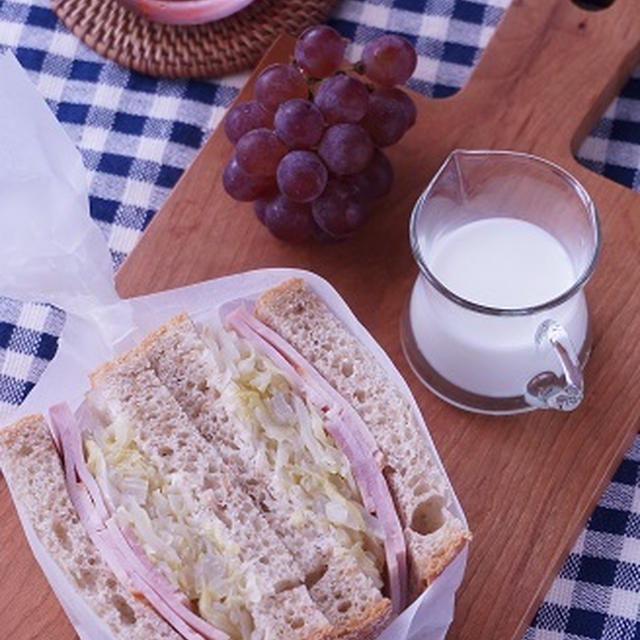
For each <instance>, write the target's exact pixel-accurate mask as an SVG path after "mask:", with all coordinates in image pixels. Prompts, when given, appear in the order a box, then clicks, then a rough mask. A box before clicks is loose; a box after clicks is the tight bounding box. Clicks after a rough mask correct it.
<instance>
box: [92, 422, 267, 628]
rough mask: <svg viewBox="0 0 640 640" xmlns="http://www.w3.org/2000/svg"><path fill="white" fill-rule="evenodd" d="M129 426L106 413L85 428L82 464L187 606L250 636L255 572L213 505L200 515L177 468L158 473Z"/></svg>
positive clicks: (123, 525) (218, 625) (215, 623)
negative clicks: (204, 515) (107, 418)
mask: <svg viewBox="0 0 640 640" xmlns="http://www.w3.org/2000/svg"><path fill="white" fill-rule="evenodd" d="M134 435H135V427H134V425H132V424H131V423H129V422H127V421H126V420H122V419H116V420H113V421H106V422H105V423H104V424H102V425H101V426H94V427H93V429H92V432H91V433H90V434H86V436H85V442H84V446H85V453H86V456H87V466H88V467H89V470H90V471H91V473H92V475H93V476H94V477H95V479H96V481H97V482H98V485H99V486H100V489H101V491H102V493H103V495H105V496H108V500H109V504H110V508H111V510H112V513H113V516H114V517H115V519H116V521H117V523H118V525H119V526H120V527H121V528H122V529H123V530H125V531H127V530H128V531H131V532H133V534H134V535H135V537H136V539H137V540H138V542H139V543H140V545H141V546H142V548H143V549H144V551H145V553H146V555H147V557H148V559H149V560H150V561H151V563H152V564H153V565H154V566H155V568H156V569H158V570H159V571H160V572H161V573H162V574H163V575H164V576H165V577H166V578H167V579H168V580H169V581H170V583H171V584H172V585H173V586H174V587H175V588H177V589H179V590H180V591H181V592H182V593H184V595H185V596H186V598H187V599H188V600H189V601H190V602H191V603H192V606H193V609H194V611H195V612H196V613H197V614H198V615H200V616H201V617H202V618H204V619H205V620H207V621H208V622H210V623H211V624H212V625H213V626H215V627H216V628H218V629H220V630H221V631H224V632H225V633H227V634H228V635H229V636H230V637H231V638H233V639H234V640H252V639H253V638H254V637H255V636H256V634H255V632H254V625H253V620H252V617H251V615H250V613H249V612H248V610H247V607H246V603H247V602H250V601H252V600H253V601H255V599H256V597H259V593H260V590H259V586H258V585H257V584H256V583H255V575H254V574H252V573H250V572H248V571H247V567H246V566H244V565H243V563H242V562H241V560H240V558H239V555H238V554H239V547H238V545H237V544H235V543H234V542H233V541H232V540H230V539H229V538H228V535H227V530H226V527H225V525H224V524H223V523H222V522H221V521H220V520H218V519H217V518H216V516H215V515H214V514H213V513H208V514H207V518H206V520H205V521H203V520H202V517H201V516H200V515H198V502H197V500H196V497H195V496H194V495H192V493H191V491H190V490H189V489H188V488H185V482H184V481H182V478H181V474H180V472H176V473H174V474H171V475H170V476H169V477H166V476H163V475H162V474H161V473H160V472H159V471H158V469H157V468H156V467H155V466H154V465H152V464H151V463H150V462H149V461H148V460H147V459H146V458H145V457H144V455H143V454H142V453H141V452H140V450H139V449H138V447H137V445H136V442H135V437H134Z"/></svg>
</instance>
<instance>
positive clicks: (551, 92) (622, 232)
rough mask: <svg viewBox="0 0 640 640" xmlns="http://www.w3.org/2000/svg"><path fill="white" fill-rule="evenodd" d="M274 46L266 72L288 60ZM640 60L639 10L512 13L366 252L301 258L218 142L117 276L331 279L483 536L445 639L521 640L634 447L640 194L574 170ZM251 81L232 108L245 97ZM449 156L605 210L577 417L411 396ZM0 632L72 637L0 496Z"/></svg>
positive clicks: (427, 115)
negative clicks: (514, 166) (425, 223)
mask: <svg viewBox="0 0 640 640" xmlns="http://www.w3.org/2000/svg"><path fill="white" fill-rule="evenodd" d="M291 48H292V41H291V40H290V39H286V38H285V39H282V40H280V41H278V42H277V43H276V44H275V46H274V47H273V48H272V50H271V51H270V52H269V53H268V54H267V56H266V57H265V59H264V61H263V63H262V66H263V65H265V64H267V63H270V62H272V61H275V60H284V59H286V58H287V56H288V55H289V54H290V52H291ZM639 61H640V11H638V6H637V0H617V1H616V2H615V3H614V5H613V6H612V7H611V8H609V9H607V10H604V11H601V12H587V11H584V10H581V9H579V8H577V7H576V6H575V5H574V4H572V2H571V0H513V2H512V5H511V7H510V8H509V10H508V11H507V13H506V15H505V17H504V19H503V21H502V23H501V24H500V26H499V27H498V29H497V31H496V33H495V35H494V36H493V39H492V41H491V42H490V44H489V46H488V48H487V50H486V52H485V54H484V56H483V58H482V59H481V61H480V63H479V64H478V66H477V68H476V69H475V72H474V73H473V76H472V78H471V80H470V81H469V83H468V84H467V86H466V87H465V88H464V89H463V90H462V91H461V92H459V93H458V94H457V95H455V96H453V97H451V98H448V99H444V100H430V99H426V98H423V97H420V96H417V97H416V100H417V102H418V109H419V118H418V123H417V125H416V127H415V128H414V129H413V130H412V131H411V133H410V134H409V135H408V136H406V137H405V139H404V140H403V141H402V142H401V143H400V144H399V145H397V146H396V147H395V148H393V149H391V156H392V160H393V162H394V165H395V167H396V171H397V181H396V184H395V187H394V190H393V192H392V193H391V195H390V196H389V197H388V198H387V199H386V200H385V201H384V202H382V203H381V205H380V207H379V209H380V211H379V213H378V214H377V216H376V217H375V218H374V219H373V220H372V221H371V223H370V224H369V226H368V227H367V228H365V229H364V230H363V231H362V232H361V233H360V234H359V235H358V236H357V237H356V238H354V239H352V240H350V241H348V242H345V243H342V244H338V245H335V246H312V247H292V246H288V245H285V244H283V243H281V242H279V241H277V240H275V239H274V238H272V237H271V236H270V235H269V234H268V233H267V232H266V231H265V230H264V228H262V227H261V226H260V225H259V224H258V223H257V222H256V220H255V219H254V216H253V213H252V210H251V207H250V206H247V205H244V204H239V203H236V202H233V201H232V200H231V199H229V198H228V197H227V196H226V194H225V193H224V192H223V189H222V187H221V183H220V176H221V172H222V170H223V167H224V165H225V163H226V162H227V160H228V158H229V155H230V153H231V147H230V145H229V143H228V142H227V141H226V139H225V137H224V134H223V132H222V131H221V130H220V129H219V130H217V131H216V132H215V133H214V134H213V135H212V136H211V139H210V140H209V142H208V143H207V144H206V146H205V147H204V149H203V150H202V151H201V153H200V154H199V155H198V157H197V158H196V159H195V161H194V162H193V164H192V165H191V167H190V169H189V170H188V171H187V172H186V173H185V174H184V176H183V177H182V179H181V180H180V182H179V184H178V185H177V186H176V188H175V189H174V190H173V192H172V193H171V195H170V196H169V198H168V200H167V202H166V204H165V206H164V207H163V209H162V210H161V211H160V212H159V213H158V214H157V215H156V216H155V218H154V219H153V221H152V223H151V225H150V226H149V229H148V230H147V232H146V234H145V235H144V237H143V238H142V240H141V241H140V244H139V245H138V247H137V248H136V249H135V251H134V252H133V254H132V255H131V256H130V257H129V259H128V260H127V261H126V262H125V264H124V265H123V266H122V268H121V269H120V271H119V273H118V275H117V283H118V289H119V291H120V293H121V294H122V295H123V296H133V295H137V294H143V293H148V292H151V291H158V290H161V289H165V288H168V287H175V286H179V285H184V284H188V283H191V282H196V281H199V280H203V279H206V278H213V277H216V276H221V275H225V274H229V273H234V272H238V271H242V270H246V269H252V268H256V267H266V266H296V267H303V268H307V269H311V270H313V271H316V272H317V273H319V274H320V275H322V276H324V277H325V278H327V279H328V280H330V281H331V282H332V283H333V284H334V285H335V286H336V287H337V289H338V290H339V291H340V292H341V293H342V294H343V296H344V297H345V299H346V300H347V302H348V303H349V304H350V305H351V307H352V308H353V310H354V311H355V313H356V314H357V315H358V316H359V317H360V319H361V320H362V321H363V322H364V324H365V325H366V326H367V327H368V328H369V329H370V330H371V332H372V333H373V335H374V337H375V338H376V339H377V340H378V341H379V342H380V343H381V344H382V346H383V347H384V348H385V349H386V350H387V352H388V353H389V355H390V356H391V357H392V359H393V360H394V362H395V363H396V365H397V366H398V367H399V368H400V370H401V372H402V373H403V374H404V375H405V377H406V378H407V380H408V382H409V384H410V385H411V387H412V389H413V392H414V394H415V396H416V398H417V400H418V402H419V404H420V407H421V409H422V411H423V412H424V415H425V417H426V419H427V423H428V424H429V427H430V430H431V432H432V434H433V436H434V439H435V441H436V444H437V446H438V449H439V451H440V453H441V454H442V457H443V460H444V462H445V465H446V467H447V469H448V471H449V474H450V476H451V479H452V481H453V484H454V486H455V488H456V490H457V493H458V495H459V496H460V499H461V501H462V503H463V506H464V507H465V510H466V513H467V515H468V518H469V521H470V524H471V528H472V529H473V532H474V535H475V538H474V541H473V543H472V547H471V554H470V560H469V567H468V572H467V575H466V579H465V582H464V585H463V587H462V588H461V590H460V593H459V597H458V604H457V611H456V618H455V621H454V624H453V626H452V629H451V632H450V634H449V636H448V638H449V639H450V640H471V639H473V640H511V639H514V640H516V639H517V640H519V639H520V638H521V636H522V634H523V633H524V631H525V629H526V627H527V624H528V623H529V622H530V620H531V618H532V616H533V614H534V613H535V610H536V607H537V605H538V603H539V602H540V599H541V598H542V597H543V595H544V594H545V592H546V590H547V589H548V587H549V585H550V583H551V581H552V579H553V578H554V577H555V576H556V575H557V572H558V570H559V568H560V566H561V563H562V561H563V559H564V558H565V557H566V554H567V552H568V550H569V548H570V546H571V545H572V543H573V542H574V540H575V538H576V536H577V534H578V532H579V531H580V529H581V528H582V527H583V525H584V523H585V521H586V519H587V517H588V516H589V514H590V513H591V512H592V510H593V508H594V506H595V504H596V501H597V499H598V497H599V496H600V495H601V493H602V491H603V489H604V488H605V486H606V485H607V482H608V481H609V479H610V477H611V475H612V473H613V471H614V470H615V468H616V466H617V465H618V463H619V461H620V460H621V458H622V456H623V454H624V452H625V451H626V450H627V448H628V447H629V445H630V444H631V441H632V439H633V437H634V436H635V434H636V433H637V427H638V418H639V416H640V393H639V392H638V389H640V287H638V286H637V284H638V277H639V276H640V196H638V195H637V194H634V193H632V192H631V191H629V190H628V189H626V188H624V187H621V186H619V185H617V184H614V183H613V182H610V181H608V180H606V179H604V178H602V177H600V176H598V175H596V174H594V173H591V172H590V171H588V170H587V169H585V168H583V167H582V166H580V165H579V164H578V163H577V162H576V161H575V160H574V157H573V155H572V152H573V151H575V150H576V149H577V148H578V147H579V145H580V143H581V142H582V140H583V139H584V138H585V136H586V135H587V133H588V132H589V131H591V130H592V128H593V126H594V125H595V123H596V122H597V119H598V118H599V116H600V115H601V114H602V112H603V111H604V109H605V108H606V107H607V106H608V104H609V103H610V102H611V100H612V99H613V98H614V97H615V96H616V95H617V93H618V91H619V90H620V88H621V87H622V85H623V83H624V81H625V80H626V78H627V77H628V75H629V73H630V71H631V69H632V68H633V66H634V65H635V64H636V63H637V62H639ZM251 85H252V83H251V82H249V84H248V85H247V87H246V88H245V89H244V91H243V92H242V93H241V94H240V96H239V99H240V100H242V99H246V98H248V97H249V95H250V93H251ZM454 148H470V149H474V148H480V149H482V148H485V149H487V148H490V149H494V148H495V149H517V150H520V151H527V152H532V153H535V154H538V155H542V156H545V157H547V158H549V159H551V160H554V161H556V162H558V163H559V164H561V165H562V166H564V167H565V168H566V169H568V170H569V171H570V172H572V173H573V174H574V175H576V176H577V177H578V178H579V179H580V180H581V181H582V182H583V183H584V185H585V186H586V187H587V189H588V190H589V191H590V193H591V195H592V196H593V197H594V199H595V201H596V204H597V206H598V209H599V211H600V215H601V220H602V228H603V236H604V246H603V251H602V255H601V259H600V263H599V265H598V268H597V271H596V275H595V276H594V278H593V280H592V282H591V284H590V285H589V287H588V297H589V301H590V305H591V312H592V316H593V320H594V331H595V348H594V351H593V355H592V358H591V360H590V361H589V364H588V367H587V371H586V384H587V397H586V400H585V402H584V403H583V405H582V406H581V407H580V408H579V409H578V410H577V411H575V412H574V413H572V414H568V415H567V414H560V413H551V412H536V413H532V414H528V415H524V416H518V417H509V418H490V417H485V416H477V415H472V414H468V413H464V412H461V411H459V410H456V409H454V408H452V407H450V406H448V405H446V404H445V403H443V402H441V401H440V400H438V399H437V398H435V397H434V396H433V395H432V394H430V393H429V392H428V391H426V390H425V389H424V388H423V387H421V386H420V384H419V383H418V382H417V380H416V378H415V377H414V376H413V374H412V373H411V371H410V370H409V367H408V366H407V364H406V362H405V360H404V358H403V356H402V353H401V348H400V342H399V338H398V335H399V319H400V315H401V311H402V308H403V305H404V303H405V301H406V299H407V296H408V294H409V291H410V288H411V285H412V283H413V281H414V279H415V277H416V274H417V269H416V267H415V265H414V263H413V261H412V258H411V255H410V252H409V245H408V238H407V222H408V218H409V214H410V212H411V208H412V205H413V203H414V201H415V200H416V198H417V196H418V195H419V193H420V192H421V191H422V190H423V189H424V187H425V185H426V184H427V182H428V180H429V179H430V177H431V176H432V175H433V174H434V172H435V170H436V169H437V167H438V166H439V165H440V164H441V163H442V161H443V159H444V158H445V157H446V155H447V154H448V153H449V152H450V151H451V150H452V149H454ZM0 517H1V518H2V521H3V527H2V530H1V533H0V544H1V547H0V628H2V632H0V635H3V633H5V632H6V635H5V637H10V638H12V639H14V640H22V639H26V638H40V637H44V635H45V634H44V633H43V631H42V630H43V629H47V632H46V637H47V638H50V639H51V640H58V639H60V640H63V639H64V640H67V639H69V638H71V637H73V634H72V631H71V628H70V626H69V624H68V623H67V622H66V621H65V620H64V617H63V616H62V614H61V612H60V609H59V607H58V605H57V604H56V603H55V601H54V599H53V598H52V597H51V595H50V593H49V592H48V590H47V588H46V586H45V584H44V582H43V579H42V577H41V575H40V574H39V570H38V569H37V566H36V565H35V563H34V562H33V560H31V559H30V557H29V556H28V552H27V550H26V547H25V544H24V543H23V541H22V536H21V534H20V532H19V530H18V525H17V523H16V520H15V516H14V514H13V510H12V507H10V506H9V505H8V497H7V492H6V489H5V488H4V487H0Z"/></svg>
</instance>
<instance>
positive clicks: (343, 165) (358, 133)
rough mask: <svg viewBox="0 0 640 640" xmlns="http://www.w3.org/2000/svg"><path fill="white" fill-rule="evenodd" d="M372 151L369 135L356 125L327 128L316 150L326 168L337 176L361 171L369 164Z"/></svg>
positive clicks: (336, 125) (338, 125)
mask: <svg viewBox="0 0 640 640" xmlns="http://www.w3.org/2000/svg"><path fill="white" fill-rule="evenodd" d="M373 151H374V146H373V142H372V141H371V138H370V137H369V134H368V133H367V132H366V131H365V130H364V129H363V128H362V127H361V126H360V125H358V124H334V125H333V126H332V127H329V128H328V129H327V130H326V131H325V134H324V136H322V140H321V141H320V147H319V149H318V153H319V154H320V157H321V158H322V159H323V160H324V161H325V163H326V165H327V167H329V169H330V170H331V171H333V173H336V174H338V175H350V174H354V173H359V172H360V171H363V170H364V169H365V168H366V166H367V165H368V164H369V162H371V158H372V157H373Z"/></svg>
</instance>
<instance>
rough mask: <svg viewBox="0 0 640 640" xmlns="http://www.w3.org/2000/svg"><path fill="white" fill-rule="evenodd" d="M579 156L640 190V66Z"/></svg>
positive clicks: (596, 169)
mask: <svg viewBox="0 0 640 640" xmlns="http://www.w3.org/2000/svg"><path fill="white" fill-rule="evenodd" d="M576 160H578V162H579V163H580V164H582V165H583V166H585V167H587V168H588V169H591V170H592V171H594V172H595V173H599V174H601V175H603V176H605V177H606V178H609V179H610V180H613V181H614V182H617V183H618V184H621V185H623V186H625V187H629V188H630V189H634V190H635V191H640V67H638V68H636V69H635V71H634V72H633V74H632V75H631V77H630V78H629V80H628V81H627V84H626V85H625V86H624V87H623V89H622V91H621V92H620V94H619V96H618V97H617V98H616V99H615V100H614V101H613V102H612V104H611V105H609V108H608V109H607V110H606V111H605V113H604V115H603V116H602V118H601V119H600V121H599V122H598V124H597V125H596V127H595V129H594V130H593V131H592V132H591V133H590V134H589V136H588V137H587V138H586V140H585V141H584V142H583V143H582V145H581V146H580V148H579V150H578V152H577V154H576Z"/></svg>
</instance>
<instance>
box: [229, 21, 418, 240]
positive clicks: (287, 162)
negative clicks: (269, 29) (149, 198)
mask: <svg viewBox="0 0 640 640" xmlns="http://www.w3.org/2000/svg"><path fill="white" fill-rule="evenodd" d="M345 49H346V41H345V40H344V39H343V38H342V37H341V36H340V34H339V33H338V32H337V31H336V30H335V29H332V28H331V27H328V26H324V25H321V26H315V27H311V28H309V29H307V30H306V31H305V32H303V33H302V35H301V36H300V37H299V38H298V40H297V42H296V46H295V55H294V57H295V59H294V61H293V62H292V63H291V64H284V63H279V64H272V65H271V66H269V67H267V68H266V69H265V70H264V71H263V72H262V73H261V74H260V75H259V76H258V79H257V80H256V83H255V87H254V92H253V98H254V99H253V100H250V101H249V102H243V103H240V104H237V105H236V106H234V107H233V108H232V109H231V110H230V111H229V113H228V114H227V117H226V119H225V123H224V127H225V132H226V134H227V137H228V138H229V140H231V142H232V143H233V144H235V154H234V156H233V158H232V159H231V161H230V162H229V164H228V165H227V167H226V169H225V171H224V175H223V183H224V187H225V189H226V191H227V193H228V194H229V195H230V196H231V197H232V198H234V199H236V200H240V201H243V202H252V201H253V202H254V209H255V212H256V215H257V217H258V219H259V220H260V221H261V222H262V223H263V224H264V225H265V226H266V227H267V228H268V229H269V231H271V233H272V234H273V235H275V236H276V237H278V238H280V239H282V240H285V241H288V242H306V241H309V240H314V239H316V240H337V239H341V238H346V237H348V236H350V235H351V234H352V233H353V232H354V231H356V229H358V228H359V227H360V226H362V225H363V224H364V222H366V220H367V218H368V217H369V214H370V211H371V203H372V202H373V201H374V200H376V199H378V198H381V197H382V196H384V195H386V194H387V193H388V192H389V190H390V189H391V184H392V182H393V168H392V166H391V163H390V162H389V159H388V158H387V157H386V156H385V154H384V153H383V152H382V151H381V148H384V147H388V146H389V145H392V144H395V143H396V142H398V140H400V138H402V136H403V135H404V134H405V133H406V131H407V130H408V129H409V128H410V127H411V126H412V125H413V124H414V123H415V121H416V107H415V104H414V103H413V101H412V100H411V98H410V97H409V96H408V95H407V94H406V93H405V92H404V91H402V90H401V89H398V88H397V85H402V84H404V83H405V82H406V81H407V80H408V79H409V78H410V77H411V75H412V74H413V72H414V70H415V67H416V63H417V57H416V52H415V50H414V48H413V47H412V46H411V44H410V43H409V42H408V41H407V40H405V39H404V38H401V37H400V36H396V35H383V36H380V37H379V38H376V39H375V40H372V41H371V42H369V43H368V44H367V45H366V46H365V47H364V50H363V52H362V60H361V61H360V62H359V63H358V64H356V65H353V66H350V67H348V68H347V69H343V70H341V68H342V64H343V60H344V55H345ZM347 71H349V72H351V73H347ZM363 76H364V77H363ZM360 78H362V79H360ZM367 81H370V82H367ZM371 83H374V84H371Z"/></svg>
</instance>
